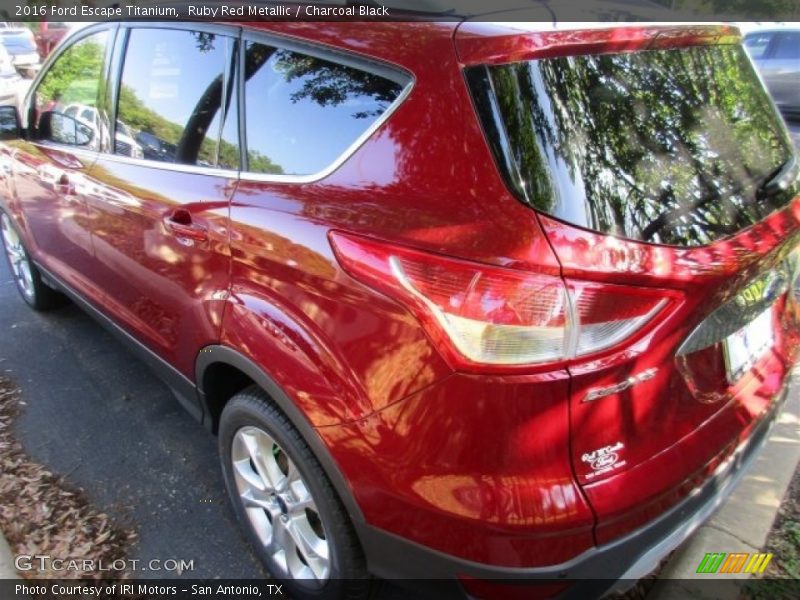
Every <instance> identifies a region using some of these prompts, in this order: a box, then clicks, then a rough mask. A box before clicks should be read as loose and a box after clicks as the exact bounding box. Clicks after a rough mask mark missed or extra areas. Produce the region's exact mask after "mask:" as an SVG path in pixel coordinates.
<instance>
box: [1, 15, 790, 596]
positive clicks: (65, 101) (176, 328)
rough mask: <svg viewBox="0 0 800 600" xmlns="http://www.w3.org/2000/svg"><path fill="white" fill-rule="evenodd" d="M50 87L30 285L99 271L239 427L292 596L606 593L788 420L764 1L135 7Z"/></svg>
mask: <svg viewBox="0 0 800 600" xmlns="http://www.w3.org/2000/svg"><path fill="white" fill-rule="evenodd" d="M548 10H549V9H548ZM544 14H548V15H549V14H550V13H544ZM541 20H542V21H544V20H545V19H544V18H542V19H541ZM240 27H241V29H240ZM239 53H241V54H239ZM76 62H79V63H80V66H81V68H80V69H77V68H75V66H76ZM198 64H202V68H201V69H198V67H197V65H198ZM106 65H107V66H108V69H107V70H106ZM240 67H243V68H242V69H241V70H240ZM73 103H76V104H81V105H84V106H91V107H95V108H97V114H98V115H100V116H101V119H107V122H104V123H102V127H103V128H105V129H108V130H111V129H112V128H111V127H110V124H111V123H113V122H114V121H115V120H119V121H120V122H123V123H125V124H126V126H127V127H129V128H130V130H131V131H135V132H140V133H139V134H137V135H139V137H138V140H139V141H140V143H141V144H142V145H143V146H144V158H142V159H137V158H132V157H130V156H128V155H127V154H125V153H123V154H119V153H116V152H115V149H116V148H118V146H117V145H116V144H114V143H113V142H112V140H111V139H108V140H107V139H104V138H103V137H102V136H101V137H100V139H99V140H97V137H96V135H95V134H93V133H92V131H93V130H92V129H91V128H89V127H86V126H85V125H82V124H81V123H80V122H79V121H77V119H74V118H71V117H70V116H69V115H64V114H63V111H61V110H60V108H59V107H62V106H69V105H70V104H73ZM23 108H24V110H23V111H22V114H21V116H20V117H19V118H18V117H17V113H16V111H15V109H13V108H12V107H4V108H3V109H2V110H0V137H2V138H3V142H2V146H1V147H0V158H2V157H7V160H8V161H9V164H10V168H8V169H6V170H5V171H4V175H3V180H2V188H1V189H2V192H3V193H2V194H0V207H2V217H1V218H0V222H1V223H2V233H3V239H4V246H5V251H6V254H7V256H8V259H9V262H10V264H11V268H12V271H13V273H14V279H15V281H16V283H17V286H18V288H19V291H20V293H21V295H22V298H23V299H24V300H25V301H26V302H27V303H28V304H30V305H31V306H32V307H33V308H34V309H37V310H43V309H46V308H51V307H53V306H55V305H57V304H58V303H59V302H61V301H62V298H63V296H62V295H66V296H68V297H70V298H72V299H73V300H74V301H75V302H77V303H78V304H79V305H80V306H81V307H83V308H84V309H85V310H87V311H88V312H89V313H91V314H93V315H94V316H95V317H97V318H98V319H99V320H100V321H101V322H102V323H104V324H105V325H106V326H108V327H109V328H110V329H111V330H112V331H114V332H116V333H117V334H119V336H120V338H121V339H122V340H124V341H125V342H127V343H128V344H129V345H130V347H131V348H132V349H133V350H134V351H135V352H137V353H138V354H139V355H140V356H141V357H142V358H143V359H144V360H146V361H147V362H148V363H149V364H150V365H152V366H153V368H154V369H156V371H157V372H159V374H160V375H161V376H162V377H163V378H164V379H165V381H166V382H167V383H168V384H169V386H170V387H171V389H172V390H173V391H174V392H175V394H176V396H177V397H178V399H179V401H180V402H181V403H182V404H183V405H184V406H185V407H186V408H187V409H188V410H189V412H191V413H192V414H193V415H194V416H195V417H197V418H198V419H199V420H201V421H202V423H203V424H204V425H205V426H206V427H207V428H208V429H209V430H210V431H212V432H214V433H215V434H217V436H218V444H219V451H220V457H221V465H222V471H223V474H224V480H225V485H226V486H227V489H228V492H229V496H230V500H231V503H232V506H233V509H234V511H235V513H236V515H237V517H238V518H239V520H240V522H241V524H242V527H243V528H244V531H245V532H246V534H247V536H248V537H249V539H250V540H251V541H252V543H253V545H254V547H255V549H256V552H257V553H258V555H259V556H260V557H261V559H262V560H263V562H264V564H265V565H266V567H267V568H268V569H269V571H270V572H271V573H272V574H273V575H274V577H275V578H277V579H278V580H280V581H282V582H283V583H284V585H285V587H284V591H286V592H288V593H289V595H291V596H292V597H294V598H302V599H310V598H318V599H319V598H328V599H334V598H335V599H340V598H352V597H356V596H359V597H360V595H361V594H363V593H364V592H365V591H366V588H367V587H368V586H369V585H371V581H370V579H369V578H368V575H370V574H373V575H378V576H382V577H394V578H397V579H404V580H408V581H411V580H416V581H417V583H419V584H420V585H422V584H424V581H422V580H428V579H433V580H436V581H435V582H431V583H430V586H431V589H434V587H435V591H436V594H437V597H442V595H444V594H446V593H453V594H456V595H459V594H460V595H464V594H469V595H470V596H472V597H487V596H491V595H492V594H493V593H495V594H500V595H501V597H502V593H503V590H507V588H505V587H503V586H504V585H505V582H503V581H500V582H498V581H496V579H497V578H501V579H504V580H508V579H512V580H516V583H518V584H521V583H525V584H526V585H530V586H533V591H532V593H534V592H535V593H536V594H538V596H539V597H543V596H544V595H547V594H562V595H564V596H565V597H576V598H585V597H589V596H592V595H599V594H601V593H603V592H605V591H606V590H608V589H609V588H611V587H614V586H617V585H621V584H616V583H615V581H616V580H622V581H628V582H629V581H631V580H634V579H636V578H638V577H641V576H643V575H645V574H647V573H648V572H649V571H650V570H652V569H653V568H655V567H656V566H657V565H658V563H659V561H660V560H661V559H662V558H663V557H664V556H666V555H667V554H668V553H669V552H670V551H672V550H673V549H674V548H675V547H676V546H677V545H678V544H680V543H681V542H682V541H683V540H684V539H686V537H687V536H689V535H690V534H691V533H692V532H693V531H694V530H695V529H696V528H697V527H698V526H699V525H700V524H701V523H702V522H703V520H704V519H705V518H707V517H708V516H709V515H710V514H711V512H712V511H713V510H714V509H715V508H716V507H717V506H718V505H719V504H720V503H721V502H722V501H723V500H724V498H725V497H726V496H727V494H728V493H729V492H730V490H731V489H732V487H733V486H734V485H735V484H736V482H737V481H738V479H739V478H740V477H741V475H742V473H743V472H744V471H745V469H746V467H747V465H748V464H750V463H751V461H752V460H753V457H754V456H755V454H756V452H757V450H758V448H759V447H760V444H761V442H762V441H763V440H764V439H765V436H766V435H767V432H768V431H769V428H770V426H771V424H772V423H773V422H774V420H775V419H776V417H777V415H778V414H779V411H780V409H781V406H782V401H783V398H784V396H785V393H786V389H787V388H786V386H787V383H788V381H789V374H790V372H791V370H792V366H793V364H794V361H795V356H796V349H797V343H798V334H799V332H800V330H799V329H798V319H800V306H799V305H798V297H797V294H798V291H799V290H800V281H799V280H798V272H800V262H799V261H800V257H798V246H797V244H798V240H799V239H800V223H799V222H798V219H797V216H796V215H797V214H798V211H800V201H798V199H797V196H798V192H800V184H798V163H797V160H796V156H795V153H794V150H793V147H792V144H791V141H790V139H789V136H788V133H787V131H786V128H785V125H784V123H783V121H782V119H781V118H780V116H779V114H778V113H777V111H776V110H775V108H774V104H773V103H772V102H771V100H770V99H769V97H768V95H767V94H766V92H765V91H764V88H763V86H762V85H761V84H760V80H759V79H758V76H757V74H756V72H755V70H754V68H753V65H752V62H751V60H750V59H749V58H748V56H747V54H746V53H745V50H744V48H743V46H742V44H741V36H740V35H739V34H738V31H737V30H735V29H733V28H730V27H726V26H714V25H694V26H692V27H688V28H684V27H681V26H677V25H671V26H670V25H663V26H653V25H648V26H644V27H636V26H630V25H629V26H600V27H592V28H588V29H587V28H586V25H576V24H569V23H567V24H565V25H563V26H562V29H556V30H554V29H551V28H549V27H548V28H545V29H537V28H536V27H533V26H530V25H526V26H523V25H519V26H517V25H514V24H509V23H505V24H490V23H481V22H473V21H469V20H465V21H462V22H457V21H455V20H453V21H451V22H446V23H432V22H419V21H417V22H390V23H389V22H387V23H359V24H352V23H347V22H329V23H326V24H325V26H324V27H309V26H308V24H307V23H303V22H281V23H278V22H261V23H246V24H245V23H241V24H236V25H230V24H222V23H214V24H210V23H199V22H194V23H169V24H157V23H147V22H134V23H119V24H117V23H103V24H95V25H92V26H90V27H87V28H85V29H84V30H82V31H80V32H77V33H74V34H72V35H71V36H70V37H69V38H68V39H67V40H66V41H65V42H64V43H63V44H62V45H61V46H60V47H59V49H57V50H56V52H55V55H54V57H53V60H52V62H50V63H49V66H48V67H47V69H45V70H44V71H43V72H42V73H41V74H40V75H39V76H38V77H37V78H36V80H35V81H34V82H33V85H32V87H31V91H30V93H29V95H28V97H27V99H26V102H25V104H24V107H23ZM117 130H118V131H119V128H117ZM141 132H145V133H144V135H142V134H141ZM126 135H127V134H126ZM94 141H97V147H96V149H94V150H92V149H90V148H91V147H92V144H93V143H94ZM162 144H163V145H162ZM44 166H46V167H47V168H46V169H43V168H42V167H44ZM40 173H46V177H44V176H40V175H39V174H40ZM64 409H65V407H64V406H63V405H59V410H64ZM434 584H435V586H434ZM517 589H518V588H517Z"/></svg>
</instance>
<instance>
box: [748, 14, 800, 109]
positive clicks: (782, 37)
mask: <svg viewBox="0 0 800 600" xmlns="http://www.w3.org/2000/svg"><path fill="white" fill-rule="evenodd" d="M744 45H745V48H747V51H748V52H749V53H750V56H751V57H752V58H753V60H754V61H755V63H756V66H757V67H758V70H759V72H760V73H761V76H762V77H763V78H764V82H765V83H766V84H767V88H768V89H769V92H770V94H772V97H773V98H774V100H775V103H776V104H777V105H778V108H780V109H781V112H783V113H784V114H785V115H786V116H787V117H788V118H790V119H794V118H800V28H797V29H790V28H782V29H766V30H757V31H753V32H751V33H748V34H747V36H746V37H745V39H744Z"/></svg>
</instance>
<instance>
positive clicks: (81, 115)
mask: <svg viewBox="0 0 800 600" xmlns="http://www.w3.org/2000/svg"><path fill="white" fill-rule="evenodd" d="M64 114H65V115H67V116H70V117H72V118H74V119H77V120H78V121H79V122H80V123H83V124H84V125H87V126H88V127H91V128H92V130H93V131H94V132H95V135H94V139H95V140H99V139H100V137H101V135H102V134H101V132H102V131H103V127H102V122H101V118H100V115H99V113H98V112H97V109H96V108H95V107H93V106H86V105H85V104H80V103H73V104H70V105H69V106H67V107H65V108H64ZM116 126H117V130H116V137H115V148H114V152H115V154H120V155H123V156H130V157H133V158H143V157H144V154H143V153H142V147H141V146H140V145H139V144H138V143H137V142H136V141H135V140H134V139H133V137H132V136H131V132H130V129H128V127H127V126H126V125H125V124H124V123H123V122H122V121H119V120H117V121H116ZM93 149H94V148H93Z"/></svg>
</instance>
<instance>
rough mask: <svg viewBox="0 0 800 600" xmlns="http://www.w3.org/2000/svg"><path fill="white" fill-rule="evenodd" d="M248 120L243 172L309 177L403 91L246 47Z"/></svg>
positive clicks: (384, 80)
mask: <svg viewBox="0 0 800 600" xmlns="http://www.w3.org/2000/svg"><path fill="white" fill-rule="evenodd" d="M245 48H246V55H245V67H244V69H245V71H244V73H245V113H246V115H247V116H246V119H247V120H246V123H247V125H246V132H247V134H246V139H247V162H248V170H249V171H251V172H254V173H269V174H275V175H301V176H302V175H311V174H317V173H319V172H320V171H323V170H324V169H325V168H327V167H329V166H331V165H332V164H334V163H335V162H336V161H337V159H339V158H340V157H341V156H342V155H344V154H345V153H346V151H347V150H348V148H350V147H351V146H352V145H353V144H355V143H356V142H357V141H358V140H359V139H360V138H361V136H362V135H363V134H365V133H366V132H367V131H368V130H369V129H370V127H372V126H373V124H375V122H376V121H377V120H378V119H380V117H381V116H382V115H383V114H384V113H385V111H386V110H387V109H388V108H389V106H390V105H391V104H392V103H393V102H394V101H395V100H397V99H398V97H399V96H400V94H401V93H402V91H403V88H404V87H405V85H406V84H407V79H406V78H405V77H404V76H402V75H399V74H398V75H397V77H393V78H390V77H387V76H383V75H380V74H377V73H375V72H371V71H370V70H367V69H360V68H357V67H354V66H348V65H345V64H341V63H339V62H336V61H333V60H326V59H323V58H318V57H316V56H311V55H309V54H305V53H301V52H295V51H292V50H287V49H282V48H276V47H273V46H268V45H264V44H260V43H256V42H248V43H247V45H246V47H245Z"/></svg>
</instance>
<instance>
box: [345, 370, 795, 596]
mask: <svg viewBox="0 0 800 600" xmlns="http://www.w3.org/2000/svg"><path fill="white" fill-rule="evenodd" d="M787 392H788V381H787V384H786V385H784V387H783V388H782V389H781V391H780V392H779V393H778V394H777V396H776V398H775V401H774V402H773V404H772V407H771V409H770V411H769V413H767V414H766V415H765V416H764V417H763V418H762V419H761V421H760V422H759V423H758V424H757V425H756V426H755V427H754V429H753V432H752V434H751V435H750V437H748V439H747V440H745V441H744V442H742V443H741V444H740V445H739V446H738V447H737V448H736V450H735V451H734V452H733V453H732V454H731V455H730V456H729V457H728V458H727V459H726V460H725V461H724V462H723V463H722V464H721V465H720V466H719V467H718V468H717V469H716V471H715V472H714V474H713V475H712V476H711V477H710V478H708V479H707V480H706V481H705V482H704V483H703V484H702V485H701V486H700V487H698V488H697V489H696V490H694V491H693V492H692V493H691V494H690V495H689V496H688V497H687V498H686V499H684V500H683V501H682V502H681V503H680V504H678V505H676V506H674V507H672V508H671V509H670V510H668V511H667V512H665V513H664V514H662V515H661V516H659V517H658V518H657V519H655V520H653V521H651V522H650V523H648V524H647V525H645V526H643V527H641V528H639V529H638V530H636V531H634V532H632V533H630V534H628V535H626V536H624V537H622V538H619V539H617V540H615V541H614V542H611V543H608V544H604V545H602V546H597V547H595V548H592V549H590V550H588V551H586V552H584V553H583V554H581V555H579V556H577V557H575V558H574V559H572V560H569V561H567V562H564V563H560V564H557V565H552V566H547V567H536V568H526V569H517V568H506V567H496V566H492V565H486V564H480V563H474V562H470V561H465V560H462V559H459V558H457V557H453V556H450V555H446V554H443V553H441V552H437V551H435V550H432V549H430V548H426V547H423V546H420V545H417V544H414V543H412V542H409V541H408V540H404V539H402V538H400V537H397V536H394V535H392V534H389V533H386V532H385V531H382V530H379V529H376V528H373V527H369V526H363V525H362V528H363V529H362V528H360V529H361V531H359V534H360V537H361V540H362V543H363V544H364V547H365V550H366V554H367V557H368V560H369V567H370V570H371V571H372V572H373V573H375V574H376V575H379V576H381V577H385V578H387V579H395V580H404V581H405V582H407V583H412V582H418V583H420V584H421V586H420V587H421V589H422V588H424V589H425V590H426V591H428V592H431V593H434V594H436V595H437V597H441V596H442V595H446V596H449V597H459V596H460V597H463V596H464V593H463V591H462V589H461V587H460V585H459V584H458V582H457V580H456V577H458V576H467V577H472V578H477V579H493V580H497V579H502V580H507V581H508V582H514V583H523V580H530V581H533V580H560V581H565V580H569V581H573V582H574V583H573V585H571V586H570V587H569V588H568V589H567V590H566V591H565V592H564V593H563V595H562V596H561V597H562V598H591V597H599V596H600V595H602V594H604V593H606V592H608V591H610V590H612V589H624V588H626V587H628V586H630V585H631V584H632V583H633V582H635V580H637V579H639V578H641V577H644V576H646V575H647V574H648V573H650V572H652V571H653V570H654V569H655V568H656V567H657V566H658V565H659V563H660V562H661V561H662V560H663V559H664V558H665V557H666V556H667V555H668V554H669V553H670V552H672V551H673V550H674V549H675V548H676V547H678V546H679V545H680V544H681V543H682V542H683V541H684V540H686V539H687V538H688V537H689V536H690V535H692V533H693V532H694V531H695V530H696V529H697V528H698V527H699V526H700V525H701V524H702V523H703V522H704V521H705V520H706V519H708V518H709V517H710V516H711V514H712V513H713V512H714V511H715V510H716V509H717V508H718V507H719V506H720V505H721V504H722V503H723V502H724V501H725V499H726V498H727V497H728V496H729V495H730V493H731V491H732V490H733V489H734V487H735V486H736V484H737V483H738V481H739V480H740V479H741V477H742V476H743V475H744V473H745V472H746V471H747V468H748V466H749V465H750V463H751V462H752V461H753V459H754V457H755V456H756V455H757V453H758V451H759V449H760V448H761V447H762V446H763V444H764V442H765V441H766V439H767V437H768V434H769V431H770V429H771V428H772V425H773V424H774V423H775V420H776V419H777V417H778V415H779V414H780V411H781V409H782V407H783V404H784V402H785V399H786V395H787Z"/></svg>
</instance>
